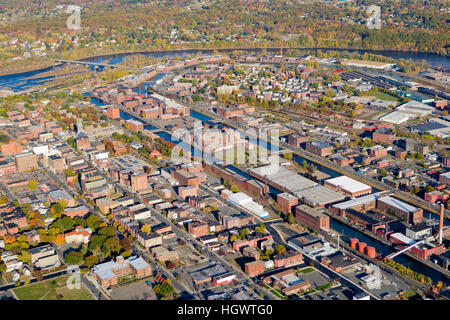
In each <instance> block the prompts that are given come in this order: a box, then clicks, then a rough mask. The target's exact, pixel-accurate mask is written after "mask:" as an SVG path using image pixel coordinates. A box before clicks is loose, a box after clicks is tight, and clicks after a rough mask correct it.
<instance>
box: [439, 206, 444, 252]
mask: <svg viewBox="0 0 450 320" xmlns="http://www.w3.org/2000/svg"><path fill="white" fill-rule="evenodd" d="M443 228H444V204H441V216H440V219H439V244H442V229H443Z"/></svg>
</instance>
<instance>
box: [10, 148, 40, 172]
mask: <svg viewBox="0 0 450 320" xmlns="http://www.w3.org/2000/svg"><path fill="white" fill-rule="evenodd" d="M15 163H16V169H17V171H18V172H23V171H26V170H31V169H35V168H38V156H37V154H34V153H32V152H29V151H28V152H23V153H19V154H16V156H15Z"/></svg>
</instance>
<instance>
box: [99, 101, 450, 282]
mask: <svg viewBox="0 0 450 320" xmlns="http://www.w3.org/2000/svg"><path fill="white" fill-rule="evenodd" d="M92 99H95V98H91V101H92ZM96 102H97V103H100V104H102V102H101V101H96ZM120 116H121V118H122V119H124V120H128V119H136V118H135V117H133V116H132V115H129V114H127V113H125V112H120ZM190 116H191V117H193V118H195V119H198V120H201V121H202V122H206V121H208V120H211V119H212V118H211V117H209V116H206V115H204V114H201V113H199V112H196V111H194V110H191V112H190ZM147 126H149V127H152V126H150V125H147ZM153 128H154V127H153ZM145 129H147V128H145ZM147 130H148V129H147ZM156 134H157V135H159V136H160V137H161V138H163V139H164V140H166V141H171V142H175V143H177V144H178V145H179V146H180V147H182V148H183V149H184V151H185V152H187V151H190V152H192V153H193V154H194V152H200V151H199V150H198V149H196V148H194V147H193V146H191V145H189V144H187V143H185V142H183V141H178V140H172V136H171V135H170V134H169V133H167V132H165V131H159V132H156ZM209 160H214V158H211V159H209ZM294 160H295V161H297V162H298V163H300V164H301V163H303V161H304V160H306V159H304V158H302V157H299V156H297V158H296V159H294ZM306 161H307V162H308V163H310V161H308V160H306ZM314 165H316V167H317V168H318V169H319V170H323V171H324V172H325V173H327V174H329V175H330V176H332V177H337V176H340V175H341V174H340V173H338V172H336V171H333V170H331V169H329V168H325V167H323V166H320V165H319V164H316V163H314ZM228 168H229V169H231V170H233V171H235V172H236V173H239V174H241V175H242V176H244V177H247V178H252V177H251V176H250V175H249V174H248V173H247V172H245V171H243V170H240V169H238V168H236V167H234V166H228ZM373 189H374V190H373V192H378V191H379V190H377V189H375V188H373ZM269 192H270V193H271V195H272V196H273V197H276V195H277V194H279V193H281V191H280V190H278V189H276V188H274V187H271V186H270V187H269ZM424 215H425V217H427V218H428V213H427V212H425V213H424ZM446 224H447V221H446ZM330 227H331V229H333V230H336V231H337V232H339V233H341V234H342V235H343V237H342V238H341V240H342V241H344V242H346V243H349V242H350V240H349V239H350V238H358V239H359V241H360V242H365V243H367V245H368V246H372V247H374V248H375V249H376V251H377V252H378V253H380V254H381V255H382V256H387V255H389V254H391V253H392V252H394V250H393V249H391V248H390V247H389V246H387V245H385V244H384V243H381V242H379V241H377V240H374V239H372V238H370V237H369V236H366V235H365V234H363V233H362V232H359V231H357V230H355V229H353V228H351V227H349V226H347V225H345V224H343V223H341V222H340V221H338V220H336V219H334V218H332V217H330ZM394 260H395V261H397V262H398V263H401V264H403V265H405V266H407V267H408V268H410V269H411V270H413V271H415V272H418V273H421V274H424V275H426V276H428V277H430V278H431V279H432V280H433V282H434V283H436V282H437V281H442V282H443V283H444V284H449V279H447V278H446V277H445V276H444V275H442V274H441V273H440V272H438V271H436V270H434V269H432V268H429V267H427V266H425V265H423V264H421V263H419V262H418V261H416V260H414V259H412V258H410V257H408V256H406V255H399V256H397V257H395V258H394Z"/></svg>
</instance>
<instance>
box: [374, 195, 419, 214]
mask: <svg viewBox="0 0 450 320" xmlns="http://www.w3.org/2000/svg"><path fill="white" fill-rule="evenodd" d="M378 201H381V202H383V203H386V204H388V205H390V206H392V207H395V208H397V209H400V210H403V211H406V212H414V211H416V210H417V208H416V207H414V206H412V205H410V204H407V203H406V202H403V201H400V200H398V199H396V198H392V197H382V198H379V199H378Z"/></svg>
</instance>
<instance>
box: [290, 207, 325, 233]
mask: <svg viewBox="0 0 450 320" xmlns="http://www.w3.org/2000/svg"><path fill="white" fill-rule="evenodd" d="M295 219H296V220H298V221H299V222H300V223H302V224H305V225H307V226H309V227H312V228H315V229H317V230H320V229H326V230H329V229H330V217H328V216H327V215H325V214H323V213H322V212H320V211H319V210H317V209H314V208H311V207H310V206H307V205H304V204H302V205H300V206H296V207H295Z"/></svg>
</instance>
